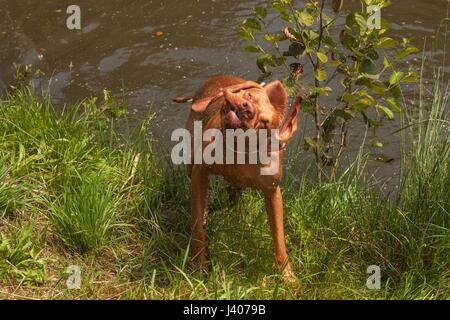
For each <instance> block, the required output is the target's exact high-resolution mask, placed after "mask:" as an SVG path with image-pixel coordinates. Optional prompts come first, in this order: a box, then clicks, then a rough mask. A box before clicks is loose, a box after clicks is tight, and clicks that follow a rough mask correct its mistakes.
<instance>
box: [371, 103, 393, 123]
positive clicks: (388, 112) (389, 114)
mask: <svg viewBox="0 0 450 320" xmlns="http://www.w3.org/2000/svg"><path fill="white" fill-rule="evenodd" d="M375 108H376V109H377V110H378V111H380V112H381V113H382V114H383V115H384V116H385V117H386V118H388V119H389V120H394V113H393V112H392V111H391V109H389V108H388V107H385V106H382V105H381V104H377V105H375Z"/></svg>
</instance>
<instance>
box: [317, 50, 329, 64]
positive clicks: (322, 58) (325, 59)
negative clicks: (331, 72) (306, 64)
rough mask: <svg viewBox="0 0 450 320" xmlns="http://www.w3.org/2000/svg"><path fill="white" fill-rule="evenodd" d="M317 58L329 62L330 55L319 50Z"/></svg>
mask: <svg viewBox="0 0 450 320" xmlns="http://www.w3.org/2000/svg"><path fill="white" fill-rule="evenodd" d="M317 58H319V60H320V62H322V63H327V62H328V56H327V55H326V54H325V53H323V52H320V51H319V52H317Z"/></svg>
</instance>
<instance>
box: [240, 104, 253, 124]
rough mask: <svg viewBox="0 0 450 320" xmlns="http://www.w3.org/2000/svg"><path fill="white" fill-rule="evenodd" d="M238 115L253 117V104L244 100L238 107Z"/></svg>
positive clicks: (246, 117)
mask: <svg viewBox="0 0 450 320" xmlns="http://www.w3.org/2000/svg"><path fill="white" fill-rule="evenodd" d="M238 115H239V116H240V117H243V118H245V119H247V120H250V119H253V117H254V116H255V109H254V108H253V105H252V104H251V103H249V102H244V103H242V105H241V106H239V108H238Z"/></svg>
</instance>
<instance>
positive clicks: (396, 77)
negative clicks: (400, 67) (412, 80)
mask: <svg viewBox="0 0 450 320" xmlns="http://www.w3.org/2000/svg"><path fill="white" fill-rule="evenodd" d="M404 75H405V73H404V72H401V71H394V72H393V73H392V74H391V77H390V78H389V83H390V85H391V86H395V85H396V84H398V83H399V82H400V81H401V80H402V79H403V76H404Z"/></svg>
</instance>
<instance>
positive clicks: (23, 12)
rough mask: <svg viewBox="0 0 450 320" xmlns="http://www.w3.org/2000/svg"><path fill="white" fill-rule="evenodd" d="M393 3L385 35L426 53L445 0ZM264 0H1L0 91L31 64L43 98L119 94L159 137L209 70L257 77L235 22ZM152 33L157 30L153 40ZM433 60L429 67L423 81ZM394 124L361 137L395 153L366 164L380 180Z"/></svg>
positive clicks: (386, 172) (440, 48)
mask: <svg viewBox="0 0 450 320" xmlns="http://www.w3.org/2000/svg"><path fill="white" fill-rule="evenodd" d="M392 2H393V5H392V7H391V8H389V9H387V10H385V11H383V12H382V17H383V18H385V19H387V20H389V21H390V22H391V27H392V31H391V36H393V37H395V38H401V37H411V38H412V42H413V44H415V45H416V46H417V47H419V48H423V46H424V39H425V38H426V39H427V43H428V46H427V47H426V51H427V52H428V51H430V50H432V47H433V45H432V44H433V43H436V41H435V39H436V36H435V35H436V28H437V27H438V26H439V24H440V23H442V20H443V19H444V18H445V17H446V14H447V10H448V0H392ZM264 3H267V1H245V0H240V1H237V0H226V1H225V0H196V1H195V0H192V1H191V0H185V1H174V0H165V1H149V0H134V1H116V0H95V1H93V0H90V1H88V0H76V1H70V2H69V1H56V0H54V1H44V0H39V1H37V0H0V17H1V19H0V90H2V89H4V88H6V87H7V86H8V85H9V84H10V83H11V82H12V80H13V69H12V64H13V62H16V63H20V64H33V65H34V68H35V69H37V68H39V69H41V70H42V71H43V72H44V73H45V76H44V77H42V78H41V80H36V84H37V85H40V86H42V87H47V85H48V80H49V79H50V78H52V79H53V80H52V84H51V87H50V88H51V95H52V98H53V99H54V101H55V102H56V103H58V104H65V103H72V102H77V101H79V100H81V99H83V98H85V97H89V96H94V95H101V94H102V91H103V89H104V88H107V89H108V90H110V91H111V92H112V94H114V95H116V96H123V97H124V98H125V100H126V103H127V105H128V106H129V111H130V113H131V114H136V115H144V114H146V113H147V112H148V111H149V108H150V106H152V109H153V110H154V111H155V112H156V118H155V122H154V128H153V130H154V132H155V134H156V135H157V137H159V138H160V139H161V140H166V139H168V137H169V134H170V132H172V130H173V129H175V128H178V127H181V126H183V125H184V121H185V119H186V116H187V113H188V107H187V106H179V105H174V104H173V103H171V102H170V98H172V97H174V96H176V95H180V94H191V93H193V92H194V91H195V90H196V89H197V88H198V87H199V86H200V85H201V84H202V82H203V81H204V80H205V79H207V78H208V77H210V76H212V75H216V74H233V75H239V76H241V77H244V78H248V79H256V78H257V77H258V76H259V72H258V69H257V68H256V66H255V62H254V61H255V57H254V56H253V55H249V54H246V53H244V52H243V50H242V47H243V42H242V41H241V40H240V39H239V38H238V37H237V35H236V28H237V26H238V25H239V23H240V22H241V21H242V20H243V19H244V18H245V17H246V16H247V15H248V14H249V13H250V12H251V10H252V8H253V7H254V6H255V5H257V4H264ZM70 4H77V5H79V6H80V7H81V15H82V30H81V31H71V30H68V29H67V27H66V18H67V17H68V15H67V14H66V8H67V7H68V6H69V5H70ZM272 27H273V28H274V30H276V29H277V28H278V26H276V25H273V26H272ZM157 31H160V32H162V33H163V35H162V36H155V32H157ZM437 39H439V41H437V49H436V50H435V52H436V55H435V57H436V59H437V60H439V63H438V64H439V65H442V60H443V59H444V60H445V65H446V66H447V67H446V70H445V71H446V72H447V73H450V67H449V66H450V53H448V54H447V57H446V58H444V43H443V42H444V38H443V37H442V32H441V35H438V37H437ZM449 39H450V38H449ZM449 41H450V40H449ZM447 47H448V48H450V43H448V44H447ZM421 56H422V53H420V54H416V55H413V56H412V58H411V61H410V63H413V64H414V65H415V66H416V67H420V64H421ZM431 66H432V63H431V62H429V63H427V68H428V69H427V70H426V71H427V72H426V77H428V78H429V77H430V76H431ZM306 76H308V72H306ZM304 126H305V127H306V128H308V127H309V124H306V123H305V124H304ZM362 128H363V126H360V128H358V129H356V131H354V132H353V135H352V137H353V138H354V140H355V141H357V140H358V139H360V138H361V136H363V133H364V132H363V129H362ZM396 128H398V122H390V123H387V124H386V126H384V127H383V128H378V129H377V130H374V131H371V132H369V134H368V140H369V143H370V142H371V141H372V140H381V141H382V142H383V143H384V147H383V148H382V149H377V150H373V151H374V153H375V156H376V154H377V153H378V154H383V155H387V156H389V157H392V158H394V161H393V162H391V163H389V164H381V163H374V164H372V166H373V167H376V168H377V170H378V175H379V176H380V177H390V176H392V175H393V174H394V173H395V172H396V171H397V168H398V159H399V147H398V141H397V140H396V138H395V137H393V136H392V135H390V133H391V132H392V131H393V130H394V129H396ZM353 149H354V151H355V150H356V149H357V148H353ZM375 156H374V157H375Z"/></svg>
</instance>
